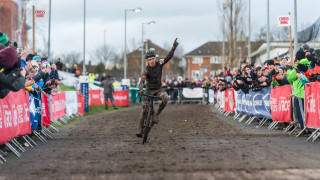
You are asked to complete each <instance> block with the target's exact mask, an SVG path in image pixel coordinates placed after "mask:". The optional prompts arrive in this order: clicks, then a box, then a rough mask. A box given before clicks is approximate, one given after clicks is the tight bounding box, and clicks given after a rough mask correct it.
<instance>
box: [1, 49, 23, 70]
mask: <svg viewBox="0 0 320 180" xmlns="http://www.w3.org/2000/svg"><path fill="white" fill-rule="evenodd" d="M18 56H19V55H18V53H17V51H16V50H15V49H14V48H13V47H11V46H9V47H6V48H4V49H2V50H0V69H2V68H6V69H8V68H12V67H13V66H14V65H15V64H16V62H17V60H18ZM19 68H20V67H19Z"/></svg>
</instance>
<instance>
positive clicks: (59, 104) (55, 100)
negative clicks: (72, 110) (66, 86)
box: [51, 92, 66, 120]
mask: <svg viewBox="0 0 320 180" xmlns="http://www.w3.org/2000/svg"><path fill="white" fill-rule="evenodd" d="M51 97H52V100H51V105H52V116H53V119H54V120H58V119H59V118H61V117H63V116H64V115H66V95H65V93H63V92H62V93H57V94H56V95H52V96H51Z"/></svg>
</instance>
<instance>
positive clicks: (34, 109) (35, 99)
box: [29, 93, 41, 130]
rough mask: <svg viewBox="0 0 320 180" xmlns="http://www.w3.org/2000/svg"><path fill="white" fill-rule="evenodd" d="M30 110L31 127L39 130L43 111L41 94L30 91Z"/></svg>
mask: <svg viewBox="0 0 320 180" xmlns="http://www.w3.org/2000/svg"><path fill="white" fill-rule="evenodd" d="M29 111H30V123H31V129H32V130H37V129H38V125H39V123H40V112H41V108H40V99H39V94H37V95H36V96H35V95H33V94H31V93H29Z"/></svg>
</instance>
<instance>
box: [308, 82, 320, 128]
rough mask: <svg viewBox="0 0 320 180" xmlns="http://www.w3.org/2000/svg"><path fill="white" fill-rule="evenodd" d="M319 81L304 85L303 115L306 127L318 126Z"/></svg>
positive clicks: (319, 120) (319, 109) (319, 122)
mask: <svg viewBox="0 0 320 180" xmlns="http://www.w3.org/2000/svg"><path fill="white" fill-rule="evenodd" d="M319 88H320V83H319V82H312V83H310V84H308V85H305V92H304V93H305V98H304V100H305V117H306V127H314V128H320V116H319V115H320V112H319V111H320V104H319V103H320V90H319Z"/></svg>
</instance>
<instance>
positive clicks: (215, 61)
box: [210, 56, 220, 64]
mask: <svg viewBox="0 0 320 180" xmlns="http://www.w3.org/2000/svg"><path fill="white" fill-rule="evenodd" d="M219 63H220V59H219V56H212V57H211V58H210V64H219Z"/></svg>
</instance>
